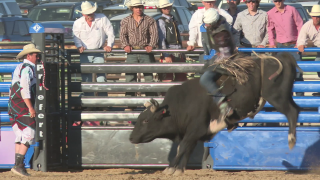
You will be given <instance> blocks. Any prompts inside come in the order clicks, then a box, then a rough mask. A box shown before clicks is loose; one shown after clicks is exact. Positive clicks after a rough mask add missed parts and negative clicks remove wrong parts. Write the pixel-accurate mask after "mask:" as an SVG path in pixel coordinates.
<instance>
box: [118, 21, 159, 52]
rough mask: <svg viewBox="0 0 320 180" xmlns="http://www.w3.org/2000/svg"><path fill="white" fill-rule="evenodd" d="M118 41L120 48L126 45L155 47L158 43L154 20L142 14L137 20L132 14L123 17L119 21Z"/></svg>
mask: <svg viewBox="0 0 320 180" xmlns="http://www.w3.org/2000/svg"><path fill="white" fill-rule="evenodd" d="M120 42H121V47H122V48H124V47H126V46H133V47H134V46H138V47H141V48H143V47H145V46H151V47H153V48H155V47H156V45H157V43H158V29H157V23H156V21H155V20H154V19H153V18H151V17H149V16H147V15H142V18H141V20H140V21H139V22H137V21H136V20H134V18H133V16H132V15H130V16H128V17H126V18H124V19H123V20H122V21H121V23H120Z"/></svg>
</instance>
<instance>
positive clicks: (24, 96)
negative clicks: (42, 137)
mask: <svg viewBox="0 0 320 180" xmlns="http://www.w3.org/2000/svg"><path fill="white" fill-rule="evenodd" d="M40 52H41V51H40V50H38V49H36V47H35V46H34V45H33V44H28V45H25V46H24V47H23V50H22V51H21V52H20V53H19V54H18V55H17V59H21V58H23V59H24V60H23V63H21V64H19V65H18V66H17V67H16V69H15V70H14V73H13V77H12V82H11V87H10V92H9V94H10V96H9V102H8V107H9V111H8V114H9V117H10V122H11V124H12V130H13V132H14V134H15V136H16V139H15V164H14V167H13V168H12V169H11V171H12V172H13V173H15V174H17V175H19V176H30V174H28V173H27V171H26V168H25V165H24V157H25V154H26V153H27V150H28V148H29V147H30V145H32V144H34V142H35V141H34V138H35V129H36V121H35V116H36V111H35V110H34V105H35V97H36V94H35V92H36V83H37V76H36V71H35V65H36V64H37V59H39V53H40Z"/></svg>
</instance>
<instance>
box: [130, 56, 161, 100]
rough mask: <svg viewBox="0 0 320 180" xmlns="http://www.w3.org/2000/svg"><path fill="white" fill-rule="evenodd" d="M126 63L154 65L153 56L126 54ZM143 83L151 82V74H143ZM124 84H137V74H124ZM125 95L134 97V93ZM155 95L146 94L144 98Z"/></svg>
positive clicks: (154, 94)
mask: <svg viewBox="0 0 320 180" xmlns="http://www.w3.org/2000/svg"><path fill="white" fill-rule="evenodd" d="M126 62H127V63H135V64H138V63H154V62H155V59H154V55H153V54H128V55H127V60H126ZM143 75H144V80H145V82H152V81H153V75H152V73H143ZM126 82H137V73H126ZM126 95H129V96H134V95H135V93H134V92H126ZM156 95H157V94H156V93H152V92H146V96H156Z"/></svg>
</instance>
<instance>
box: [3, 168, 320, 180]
mask: <svg viewBox="0 0 320 180" xmlns="http://www.w3.org/2000/svg"><path fill="white" fill-rule="evenodd" d="M28 172H29V173H30V174H31V176H30V177H28V178H26V177H23V178H22V177H19V176H17V175H15V174H13V173H12V172H11V171H10V170H2V171H0V179H1V180H9V179H32V180H51V179H52V180H72V179H74V180H96V179H97V180H99V179H101V180H102V179H103V180H105V179H112V180H135V179H137V180H167V179H170V180H171V179H172V180H209V179H210V180H212V179H219V180H238V179H241V180H251V179H263V180H265V179H266V180H269V179H270V180H271V179H272V180H274V179H277V180H285V179H288V180H289V179H290V180H303V179H308V180H310V179H320V170H314V171H312V172H288V171H214V170H211V169H198V170H189V169H188V170H186V171H185V173H184V175H181V176H177V177H176V176H170V175H164V174H162V170H150V169H149V170H146V169H92V170H91V169H84V170H69V171H65V172H63V171H55V172H39V171H34V170H30V169H28Z"/></svg>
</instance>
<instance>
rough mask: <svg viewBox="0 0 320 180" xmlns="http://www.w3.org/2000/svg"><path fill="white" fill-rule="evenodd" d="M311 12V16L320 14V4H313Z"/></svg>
mask: <svg viewBox="0 0 320 180" xmlns="http://www.w3.org/2000/svg"><path fill="white" fill-rule="evenodd" d="M309 14H310V16H320V5H319V4H316V5H314V6H312V9H311V12H310V13H309Z"/></svg>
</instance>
